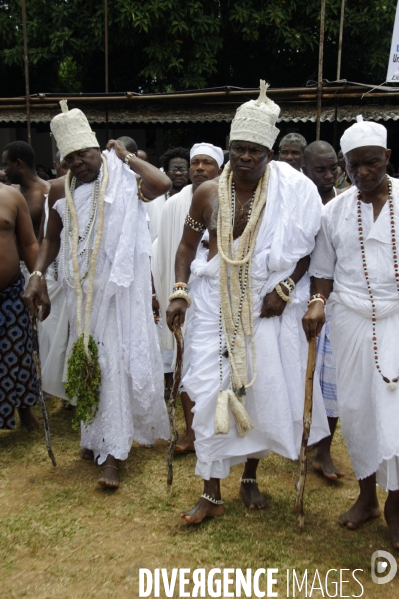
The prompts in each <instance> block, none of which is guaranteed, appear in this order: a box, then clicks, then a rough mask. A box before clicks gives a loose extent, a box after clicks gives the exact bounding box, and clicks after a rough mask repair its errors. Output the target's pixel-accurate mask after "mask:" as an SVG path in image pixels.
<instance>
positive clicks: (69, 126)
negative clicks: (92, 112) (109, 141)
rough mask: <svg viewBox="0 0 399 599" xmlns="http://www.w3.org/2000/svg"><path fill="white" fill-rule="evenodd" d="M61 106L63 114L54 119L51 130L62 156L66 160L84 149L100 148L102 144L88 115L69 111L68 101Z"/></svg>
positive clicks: (74, 110) (63, 101) (73, 110)
mask: <svg viewBox="0 0 399 599" xmlns="http://www.w3.org/2000/svg"><path fill="white" fill-rule="evenodd" d="M60 105H61V110H62V112H61V114H57V116H55V117H54V118H53V120H52V121H51V123H50V129H51V131H52V134H53V135H54V137H55V141H56V143H57V146H58V149H59V151H60V153H61V155H62V156H63V157H64V158H65V157H66V156H68V154H70V153H71V152H78V151H79V150H83V149H84V148H99V147H100V144H99V143H98V141H97V138H96V134H95V133H94V131H92V130H91V127H90V125H89V121H88V120H87V118H86V115H85V114H84V113H83V112H82V111H81V110H79V109H78V108H73V109H72V110H68V105H67V101H66V100H61V101H60Z"/></svg>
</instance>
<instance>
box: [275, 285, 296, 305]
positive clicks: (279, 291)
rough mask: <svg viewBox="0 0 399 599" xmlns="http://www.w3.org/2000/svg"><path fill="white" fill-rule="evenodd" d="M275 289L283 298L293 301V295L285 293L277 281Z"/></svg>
mask: <svg viewBox="0 0 399 599" xmlns="http://www.w3.org/2000/svg"><path fill="white" fill-rule="evenodd" d="M274 289H275V290H276V291H277V295H278V296H279V297H281V299H282V300H284V301H285V302H288V303H289V302H292V297H291V296H290V295H285V293H284V291H283V290H282V289H281V285H280V283H277V285H276V286H275V288H274Z"/></svg>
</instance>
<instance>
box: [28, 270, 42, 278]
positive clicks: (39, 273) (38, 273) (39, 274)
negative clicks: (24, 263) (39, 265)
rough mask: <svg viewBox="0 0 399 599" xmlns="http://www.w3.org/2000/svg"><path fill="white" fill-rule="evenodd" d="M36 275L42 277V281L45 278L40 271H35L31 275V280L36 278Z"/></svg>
mask: <svg viewBox="0 0 399 599" xmlns="http://www.w3.org/2000/svg"><path fill="white" fill-rule="evenodd" d="M35 275H37V276H38V277H40V278H41V279H42V278H43V273H42V272H40V270H34V271H33V272H31V273H30V275H29V278H30V279H31V278H32V277H34V276H35Z"/></svg>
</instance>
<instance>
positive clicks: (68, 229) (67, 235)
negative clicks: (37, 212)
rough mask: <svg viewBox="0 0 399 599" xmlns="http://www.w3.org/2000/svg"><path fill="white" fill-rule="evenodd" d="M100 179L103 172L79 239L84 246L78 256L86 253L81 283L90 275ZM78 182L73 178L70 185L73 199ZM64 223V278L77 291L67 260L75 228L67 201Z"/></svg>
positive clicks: (97, 181)
mask: <svg viewBox="0 0 399 599" xmlns="http://www.w3.org/2000/svg"><path fill="white" fill-rule="evenodd" d="M100 177H101V171H100V173H99V174H98V177H97V179H96V180H95V182H94V186H93V191H92V194H91V210H90V216H89V220H88V223H87V226H86V229H85V231H84V233H83V235H82V236H79V237H78V243H80V244H81V243H83V246H82V247H81V249H80V250H78V251H77V255H78V256H82V255H83V254H84V253H86V256H85V261H84V267H83V276H82V278H81V281H84V279H85V278H86V277H87V275H88V272H89V267H90V258H91V253H92V251H93V242H94V231H95V223H96V217H97V211H98V197H99V192H100ZM76 182H77V179H76V177H72V178H71V185H70V191H71V196H72V197H73V194H74V192H75V189H76ZM64 223H65V225H64V245H63V252H62V260H63V270H64V278H65V282H66V283H67V285H68V286H69V287H70V288H71V289H75V285H74V284H73V283H71V281H70V278H69V275H68V258H67V256H68V247H67V246H70V244H71V241H72V235H73V226H72V223H71V211H70V208H69V205H68V202H67V201H65V208H64ZM84 242H85V243H84Z"/></svg>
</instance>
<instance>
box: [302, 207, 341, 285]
mask: <svg viewBox="0 0 399 599" xmlns="http://www.w3.org/2000/svg"><path fill="white" fill-rule="evenodd" d="M331 216H332V214H331V211H329V212H326V211H325V210H323V214H322V217H321V227H320V230H319V232H318V234H317V236H316V245H315V248H314V250H313V252H312V257H311V260H310V266H309V275H310V276H311V277H316V278H317V279H332V280H333V279H334V272H335V263H336V261H337V255H336V253H335V249H334V246H333V244H332V241H331V236H330V234H329V227H328V224H329V220H330V218H331Z"/></svg>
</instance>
